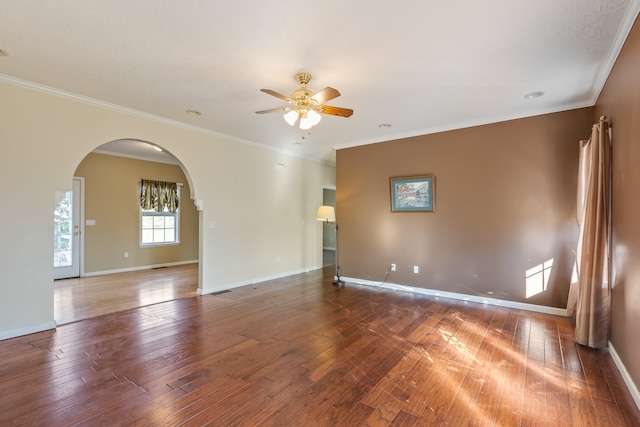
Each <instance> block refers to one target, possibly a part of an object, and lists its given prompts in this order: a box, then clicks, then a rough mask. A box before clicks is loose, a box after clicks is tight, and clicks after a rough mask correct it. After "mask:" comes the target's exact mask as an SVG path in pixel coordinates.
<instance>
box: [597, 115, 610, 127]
mask: <svg viewBox="0 0 640 427" xmlns="http://www.w3.org/2000/svg"><path fill="white" fill-rule="evenodd" d="M600 121H601V122H607V124H608V125H609V127H613V126H611V120H609V117H607V116H600Z"/></svg>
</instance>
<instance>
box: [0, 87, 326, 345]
mask: <svg viewBox="0 0 640 427" xmlns="http://www.w3.org/2000/svg"><path fill="white" fill-rule="evenodd" d="M0 99H2V102H0V120H1V125H0V144H1V149H2V154H1V155H0V179H1V180H2V181H3V182H5V183H7V184H8V185H6V186H5V191H4V193H3V196H4V197H5V198H6V200H9V201H10V203H11V204H12V206H14V207H15V208H12V209H5V210H3V213H2V217H1V219H2V220H1V221H0V227H1V228H0V231H1V234H2V237H3V242H4V243H2V244H1V245H0V269H1V270H2V277H1V278H0V339H2V338H7V337H11V336H17V335H23V334H27V333H30V332H34V331H38V330H42V329H46V328H51V327H54V326H55V322H54V318H53V267H52V260H53V209H54V204H55V193H56V190H58V189H70V187H71V182H72V177H73V175H74V172H75V170H76V168H77V166H78V165H79V164H80V163H81V161H82V159H84V157H85V156H86V155H87V154H88V153H90V152H91V151H93V150H94V149H95V148H96V147H98V146H99V145H101V144H103V143H105V142H108V141H113V140H116V139H138V140H142V141H149V142H152V143H154V144H157V145H159V146H162V147H164V148H166V149H167V150H169V151H170V152H171V153H172V154H174V155H175V156H176V157H177V158H178V159H179V160H180V161H181V163H182V164H183V165H184V170H185V171H186V175H187V178H188V182H189V184H190V186H191V191H192V192H193V195H192V197H195V198H199V199H201V201H202V206H203V210H202V211H200V212H199V217H200V224H201V227H200V239H199V241H200V269H201V272H200V279H199V291H200V292H203V293H206V292H212V291H215V290H220V289H225V288H230V287H234V286H239V285H243V284H248V283H254V282H257V281H261V280H264V279H266V278H273V277H279V276H283V275H288V274H292V273H296V272H301V271H307V270H310V269H315V268H320V267H321V266H322V227H321V225H320V224H319V223H318V221H316V220H315V213H316V209H317V207H318V206H319V205H320V204H322V186H323V185H324V184H325V182H326V180H327V179H329V180H330V178H327V177H326V171H325V166H324V165H322V164H320V163H317V162H313V161H309V160H305V159H301V158H298V157H293V156H290V155H287V154H284V153H281V152H277V151H274V150H267V149H262V148H259V147H257V146H255V145H249V144H242V143H238V142H236V141H231V140H228V139H225V138H223V137H221V136H220V135H217V134H213V133H208V132H204V131H201V130H198V129H194V128H188V127H185V126H182V125H176V124H173V123H171V122H166V121H161V120H152V119H150V118H148V116H144V115H138V114H135V113H133V112H129V111H122V110H121V109H118V108H107V107H104V106H101V105H98V104H94V103H90V102H82V101H79V100H77V99H73V98H67V97H64V96H60V95H58V94H55V93H48V92H43V91H38V90H33V89H31V88H29V87H23V86H19V85H17V84H14V83H7V82H3V81H0ZM277 164H284V165H285V166H284V167H283V168H280V167H276V165H277ZM213 223H215V224H216V226H215V227H210V225H213ZM114 250H115V249H114ZM118 250H120V249H118Z"/></svg>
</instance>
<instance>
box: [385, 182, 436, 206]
mask: <svg viewBox="0 0 640 427" xmlns="http://www.w3.org/2000/svg"><path fill="white" fill-rule="evenodd" d="M435 178H436V177H435V175H419V176H404V177H391V178H389V187H390V190H391V212H435V180H436V179H435Z"/></svg>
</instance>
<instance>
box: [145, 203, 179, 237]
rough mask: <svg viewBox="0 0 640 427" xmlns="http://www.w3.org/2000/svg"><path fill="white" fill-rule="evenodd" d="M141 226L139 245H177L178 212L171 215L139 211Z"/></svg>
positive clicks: (167, 212)
mask: <svg viewBox="0 0 640 427" xmlns="http://www.w3.org/2000/svg"><path fill="white" fill-rule="evenodd" d="M140 212H141V220H140V223H141V224H142V230H141V235H140V236H141V239H140V244H142V245H157V244H166V243H178V242H179V240H178V223H179V212H180V210H177V211H175V212H174V213H171V212H169V211H168V210H167V208H165V211H164V212H156V211H154V210H148V211H147V210H144V209H140Z"/></svg>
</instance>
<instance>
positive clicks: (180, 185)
mask: <svg viewBox="0 0 640 427" xmlns="http://www.w3.org/2000/svg"><path fill="white" fill-rule="evenodd" d="M148 181H159V180H157V179H149V180H148ZM141 182H142V180H138V184H140V183H141ZM164 182H168V181H164ZM176 185H177V186H178V187H184V184H183V183H181V182H176Z"/></svg>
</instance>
